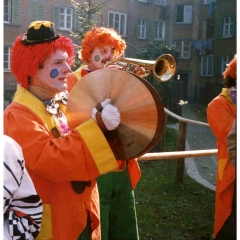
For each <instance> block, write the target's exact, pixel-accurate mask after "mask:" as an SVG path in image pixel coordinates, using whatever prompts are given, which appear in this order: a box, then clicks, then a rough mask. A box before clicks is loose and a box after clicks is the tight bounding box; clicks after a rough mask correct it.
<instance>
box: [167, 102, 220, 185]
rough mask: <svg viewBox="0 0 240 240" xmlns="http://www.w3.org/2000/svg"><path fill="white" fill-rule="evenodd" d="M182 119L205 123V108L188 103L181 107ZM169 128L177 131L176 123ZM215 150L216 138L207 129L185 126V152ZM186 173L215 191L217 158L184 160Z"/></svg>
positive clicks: (190, 125)
mask: <svg viewBox="0 0 240 240" xmlns="http://www.w3.org/2000/svg"><path fill="white" fill-rule="evenodd" d="M182 117H184V118H188V119H191V120H196V121H201V122H207V117H206V106H204V105H200V104H193V103H190V104H189V103H188V104H185V105H182ZM174 125H175V126H173V125H172V126H171V127H174V128H177V129H178V123H176V124H174ZM204 149H216V138H215V136H214V135H213V133H212V131H211V129H210V128H209V127H205V126H200V125H196V124H189V123H188V126H187V139H186V150H204ZM185 168H186V173H187V174H188V175H189V176H190V177H192V178H193V179H195V180H196V181H197V182H199V183H201V184H203V185H204V186H206V187H208V188H210V189H212V190H215V182H216V170H217V156H207V157H196V158H186V159H185Z"/></svg>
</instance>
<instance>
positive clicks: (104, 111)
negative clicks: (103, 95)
mask: <svg viewBox="0 0 240 240" xmlns="http://www.w3.org/2000/svg"><path fill="white" fill-rule="evenodd" d="M110 102H111V100H110V99H106V100H105V101H103V102H101V103H100V104H98V105H97V106H96V107H95V108H93V110H92V118H93V119H94V120H95V121H96V122H97V124H98V125H99V127H100V128H101V130H102V131H111V130H114V129H115V128H116V127H118V125H119V123H120V113H119V111H118V109H117V108H116V107H114V106H112V105H111V104H110Z"/></svg>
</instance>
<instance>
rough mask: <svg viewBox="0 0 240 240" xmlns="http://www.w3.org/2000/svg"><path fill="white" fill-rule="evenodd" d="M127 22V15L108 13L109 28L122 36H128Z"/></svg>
mask: <svg viewBox="0 0 240 240" xmlns="http://www.w3.org/2000/svg"><path fill="white" fill-rule="evenodd" d="M126 21H127V15H126V14H124V13H118V12H108V26H109V27H110V28H113V29H115V30H116V31H117V32H118V33H119V34H120V35H121V36H126Z"/></svg>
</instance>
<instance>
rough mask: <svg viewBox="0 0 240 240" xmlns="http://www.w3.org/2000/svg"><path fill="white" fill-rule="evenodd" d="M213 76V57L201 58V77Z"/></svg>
mask: <svg viewBox="0 0 240 240" xmlns="http://www.w3.org/2000/svg"><path fill="white" fill-rule="evenodd" d="M212 75H213V55H206V56H202V57H201V76H212Z"/></svg>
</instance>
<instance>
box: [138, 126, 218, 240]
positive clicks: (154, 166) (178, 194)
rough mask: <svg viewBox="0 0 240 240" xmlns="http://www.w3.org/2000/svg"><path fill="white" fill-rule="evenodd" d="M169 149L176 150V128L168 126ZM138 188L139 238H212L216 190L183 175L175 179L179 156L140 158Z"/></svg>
mask: <svg viewBox="0 0 240 240" xmlns="http://www.w3.org/2000/svg"><path fill="white" fill-rule="evenodd" d="M166 134H167V135H166V136H167V137H166V151H175V150H176V138H177V136H176V134H177V133H176V130H174V129H167V133H166ZM139 164H140V168H141V172H142V176H141V179H140V181H139V183H138V185H137V187H136V189H135V199H136V209H137V218H138V226H139V235H140V240H182V239H184V240H185V239H189V240H209V239H211V234H212V231H213V216H214V196H215V192H214V191H212V190H210V189H208V188H206V187H204V186H202V185H201V184H199V183H197V182H195V181H194V180H193V179H191V178H190V177H188V175H186V174H185V175H184V179H183V183H181V184H179V183H176V181H175V178H176V160H175V159H174V160H173V159H171V160H157V161H139Z"/></svg>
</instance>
